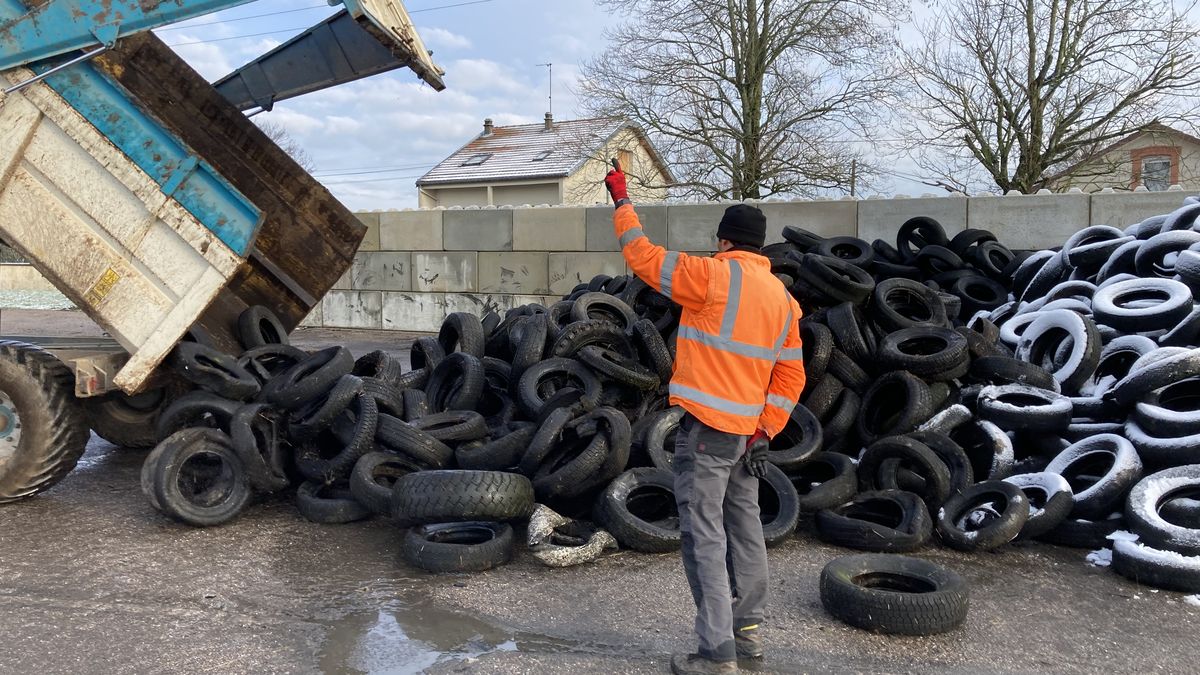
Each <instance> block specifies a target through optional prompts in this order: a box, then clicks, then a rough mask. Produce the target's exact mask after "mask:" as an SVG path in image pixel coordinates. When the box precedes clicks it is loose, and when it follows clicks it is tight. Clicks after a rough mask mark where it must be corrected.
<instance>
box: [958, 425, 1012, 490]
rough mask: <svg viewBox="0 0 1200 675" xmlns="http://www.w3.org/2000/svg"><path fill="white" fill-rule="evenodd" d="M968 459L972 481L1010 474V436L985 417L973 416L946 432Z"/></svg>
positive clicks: (996, 478) (993, 478)
mask: <svg viewBox="0 0 1200 675" xmlns="http://www.w3.org/2000/svg"><path fill="white" fill-rule="evenodd" d="M947 436H949V437H950V439H951V440H952V441H954V442H955V443H957V444H958V445H959V447H961V448H962V449H963V452H965V453H966V455H967V459H969V460H971V471H972V473H973V474H974V476H975V480H977V481H979V480H1002V479H1004V478H1008V477H1009V476H1011V475H1012V468H1013V462H1014V461H1015V460H1016V458H1015V457H1014V455H1013V442H1012V439H1010V438H1009V437H1008V435H1007V434H1005V433H1004V431H1003V430H1002V429H1000V427H998V426H996V425H995V424H992V423H991V422H988V421H987V420H980V419H974V420H971V421H970V422H967V423H966V424H961V425H959V426H957V427H955V428H954V429H951V430H950V433H948V434H947Z"/></svg>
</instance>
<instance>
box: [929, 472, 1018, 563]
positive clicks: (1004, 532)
mask: <svg viewBox="0 0 1200 675" xmlns="http://www.w3.org/2000/svg"><path fill="white" fill-rule="evenodd" d="M997 504H999V506H997ZM1028 519H1029V499H1028V498H1026V497H1025V493H1024V492H1022V491H1021V488H1019V487H1017V486H1016V485H1013V484H1011V483H1005V482H1004V481H999V480H987V481H983V482H982V483H976V484H975V485H972V486H971V487H969V488H967V489H966V490H964V491H962V492H961V493H959V494H957V495H954V496H953V497H951V498H950V499H949V500H947V501H946V504H945V505H944V506H943V507H942V510H941V511H940V513H939V514H938V523H937V529H938V535H940V536H941V538H942V541H944V542H946V544H947V545H949V546H950V547H951V548H956V549H958V550H960V551H990V550H991V549H994V548H997V547H1000V546H1003V545H1004V544H1007V543H1008V542H1010V541H1012V540H1013V539H1016V538H1017V535H1018V534H1020V533H1021V528H1022V527H1024V526H1025V521H1026V520H1028Z"/></svg>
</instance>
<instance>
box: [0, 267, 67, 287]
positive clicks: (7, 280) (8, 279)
mask: <svg viewBox="0 0 1200 675" xmlns="http://www.w3.org/2000/svg"><path fill="white" fill-rule="evenodd" d="M0 290H4V291H57V290H58V289H56V288H55V287H54V284H52V283H50V280H49V279H47V278H46V277H43V276H42V273H41V272H39V271H37V268H36V267H34V266H33V265H27V264H25V263H0Z"/></svg>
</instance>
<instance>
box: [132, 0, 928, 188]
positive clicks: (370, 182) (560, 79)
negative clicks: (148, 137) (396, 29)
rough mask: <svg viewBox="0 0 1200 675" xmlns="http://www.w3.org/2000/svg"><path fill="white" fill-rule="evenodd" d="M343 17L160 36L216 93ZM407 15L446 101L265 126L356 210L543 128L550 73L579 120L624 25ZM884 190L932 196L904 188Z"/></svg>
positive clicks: (387, 98) (425, 92)
mask: <svg viewBox="0 0 1200 675" xmlns="http://www.w3.org/2000/svg"><path fill="white" fill-rule="evenodd" d="M340 7H341V5H340V4H339V5H338V6H337V7H330V6H329V5H328V4H326V3H324V2H321V1H320V0H292V1H290V2H289V1H288V0H258V1H257V2H250V3H248V4H245V5H242V6H240V7H237V8H234V9H230V10H226V11H224V12H218V13H215V14H210V15H207V16H204V17H199V18H197V19H193V20H191V21H187V22H183V23H179V24H174V25H172V26H169V27H167V28H165V29H159V30H158V31H156V32H157V34H158V36H159V37H160V38H162V39H163V41H164V42H166V43H167V44H169V45H172V47H173V48H174V49H175V50H176V51H177V52H178V53H179V54H180V55H181V56H182V57H183V58H184V59H185V60H187V62H188V63H189V64H190V65H191V66H192V67H193V68H195V69H196V70H197V71H199V73H200V74H201V75H203V76H204V77H206V78H208V79H209V80H210V81H215V80H217V79H219V78H220V77H222V76H224V75H226V74H227V73H229V72H230V71H232V70H234V69H236V68H237V67H239V66H241V65H243V64H245V63H247V62H249V61H251V60H253V59H254V58H256V57H257V56H259V55H261V54H263V53H265V52H267V51H269V50H270V49H272V48H273V47H275V46H277V45H279V44H281V43H282V42H284V41H286V40H287V39H289V38H290V37H292V36H293V35H295V34H296V33H299V32H300V31H302V30H303V29H305V28H307V27H308V26H311V25H314V24H316V23H318V22H319V21H321V20H322V19H324V18H325V17H327V16H329V15H331V14H333V13H335V12H336V11H337V10H338V9H340ZM405 7H406V8H407V9H408V11H409V13H410V14H411V16H412V19H413V22H414V23H415V24H416V26H417V32H418V33H419V34H420V36H421V39H422V40H424V42H425V46H426V48H428V49H430V50H432V51H433V60H434V62H436V63H437V64H438V65H439V66H441V67H442V68H443V69H444V70H445V71H446V75H445V81H446V90H445V91H442V92H435V91H434V90H433V89H432V88H431V87H429V86H427V85H425V84H423V83H421V82H420V80H419V79H418V78H417V77H416V75H415V74H414V73H413V72H412V71H410V70H408V69H400V70H396V71H393V72H391V73H385V74H382V75H376V76H374V77H370V78H366V79H363V80H359V81H357V82H352V83H349V84H343V85H341V86H338V87H333V88H330V89H325V90H322V91H319V92H315V93H312V94H308V95H306V96H302V97H298V98H295V99H291V100H289V101H284V102H281V103H278V104H276V105H275V108H274V110H272V111H271V112H264V113H262V114H260V115H257V116H256V117H255V120H256V121H270V122H273V123H275V124H277V125H279V126H281V127H283V128H284V129H285V130H286V131H287V132H288V134H289V135H290V136H291V137H292V138H293V139H294V140H295V141H296V143H297V144H298V145H299V146H300V147H302V148H303V149H304V150H305V152H306V153H307V154H308V155H309V156H310V157H311V159H312V163H313V165H314V168H313V174H314V175H315V176H316V177H317V178H318V179H319V180H320V181H321V182H322V183H323V184H325V185H326V186H327V187H328V188H329V189H330V191H332V192H333V194H334V196H336V197H337V198H338V199H339V200H341V201H342V202H343V203H344V204H346V206H348V207H350V208H351V209H355V210H365V209H402V208H412V207H416V205H417V196H416V187H415V185H414V183H415V181H416V179H417V178H418V177H420V176H421V175H422V174H423V173H425V171H427V170H429V169H430V168H432V167H433V165H434V164H436V163H437V162H438V161H440V160H441V159H443V158H445V157H446V156H448V155H449V154H450V153H452V152H454V151H455V150H457V149H458V148H459V147H460V146H462V145H463V144H464V143H466V142H467V141H469V140H470V139H471V138H473V137H474V136H475V135H477V134H478V133H479V132H480V131H481V130H482V125H483V120H484V118H485V117H490V118H492V119H493V120H494V121H495V123H496V124H497V125H505V124H521V123H531V122H539V121H541V119H542V116H543V115H544V114H545V113H546V112H547V110H548V104H549V101H548V100H547V96H548V94H549V93H550V89H549V87H550V80H549V77H548V75H549V70H550V69H549V68H547V67H546V66H544V65H539V64H546V63H551V64H553V97H554V98H553V110H554V116H555V118H556V119H560V120H561V119H570V118H572V117H575V116H576V115H577V114H578V112H579V108H578V102H577V99H576V96H575V94H574V92H575V91H576V90H577V87H576V86H575V83H576V82H577V81H578V78H579V72H580V64H582V63H583V62H584V61H586V60H587V59H588V58H590V57H592V56H595V55H596V54H598V53H599V52H600V51H602V50H603V49H604V46H605V37H604V29H605V27H606V26H611V25H614V24H615V23H616V20H615V19H614V17H610V16H609V14H608V12H607V9H606V8H605V7H603V6H600V5H599V4H598V3H595V2H593V1H591V0H541V1H537V0H409V1H408V2H405ZM616 19H619V17H616ZM877 187H878V191H879V192H881V193H884V194H892V193H908V194H920V193H923V192H928V191H929V189H928V188H925V187H923V186H921V185H919V184H917V183H915V182H912V181H908V180H905V179H903V178H898V177H893V178H885V179H883V181H881V183H880V184H879V185H878V186H877Z"/></svg>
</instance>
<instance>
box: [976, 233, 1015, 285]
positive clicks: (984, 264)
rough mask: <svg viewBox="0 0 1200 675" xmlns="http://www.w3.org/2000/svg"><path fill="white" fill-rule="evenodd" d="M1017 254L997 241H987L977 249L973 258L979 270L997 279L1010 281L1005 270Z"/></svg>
mask: <svg viewBox="0 0 1200 675" xmlns="http://www.w3.org/2000/svg"><path fill="white" fill-rule="evenodd" d="M1015 259H1016V256H1015V255H1014V254H1013V252H1012V251H1010V250H1009V249H1008V247H1006V246H1004V245H1003V244H1001V243H999V242H996V241H985V242H983V243H982V244H980V245H979V247H978V248H976V249H975V252H974V255H973V256H971V260H972V261H973V262H974V263H975V266H976V267H977V268H979V271H981V272H983V273H984V274H986V275H988V276H989V277H991V278H993V279H995V280H997V281H1001V280H1003V281H1008V280H1010V279H1011V278H1012V277H1009V276H1008V275H1006V274H1005V273H1004V270H1005V269H1007V268H1008V266H1009V265H1011V264H1012V263H1013V261H1014V260H1015Z"/></svg>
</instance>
